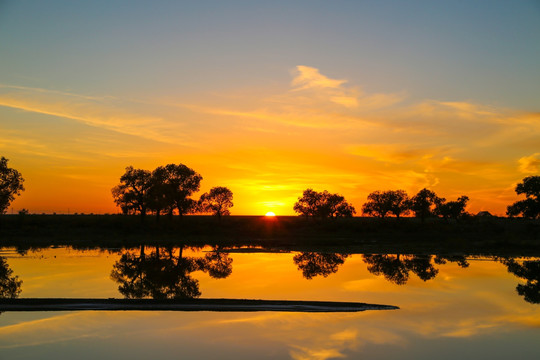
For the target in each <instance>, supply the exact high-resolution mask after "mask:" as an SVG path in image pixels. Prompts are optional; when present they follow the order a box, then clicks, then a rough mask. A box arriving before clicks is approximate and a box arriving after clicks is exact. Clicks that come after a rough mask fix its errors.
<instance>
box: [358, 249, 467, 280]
mask: <svg viewBox="0 0 540 360" xmlns="http://www.w3.org/2000/svg"><path fill="white" fill-rule="evenodd" d="M363 257H364V262H365V263H366V264H367V265H368V267H367V269H368V271H369V272H370V273H372V274H374V275H383V276H384V278H385V279H387V280H388V281H390V282H393V283H394V284H397V285H403V284H406V283H407V281H408V280H409V274H410V273H411V272H412V273H413V274H416V275H417V276H418V277H419V278H420V279H422V280H424V281H427V280H431V279H434V278H435V277H436V276H437V274H438V273H439V270H438V269H436V268H435V266H434V265H433V263H435V264H446V263H447V261H450V262H455V263H457V264H458V265H459V266H460V267H462V268H466V267H468V266H469V263H468V262H467V259H466V258H465V256H462V255H451V256H443V255H437V256H435V257H434V256H432V255H402V254H397V255H390V254H385V255H364V256H363ZM432 261H433V263H432Z"/></svg>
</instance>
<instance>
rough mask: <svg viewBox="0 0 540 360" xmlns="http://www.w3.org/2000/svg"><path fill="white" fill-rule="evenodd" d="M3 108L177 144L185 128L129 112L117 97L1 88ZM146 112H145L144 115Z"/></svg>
mask: <svg viewBox="0 0 540 360" xmlns="http://www.w3.org/2000/svg"><path fill="white" fill-rule="evenodd" d="M0 106H5V107H9V108H14V109H19V110H24V111H28V112H34V113H40V114H45V115H51V116H55V117H60V118H65V119H71V120H75V121H78V122H81V123H84V124H86V125H90V126H94V127H99V128H104V129H107V130H111V131H115V132H118V133H121V134H126V135H132V136H137V137H141V138H145V139H150V140H154V141H159V142H166V143H175V142H178V136H175V135H173V134H172V133H181V128H182V126H181V125H182V124H181V123H178V122H170V121H166V119H164V118H163V117H159V116H154V115H141V114H140V113H139V112H133V111H130V110H128V108H132V107H133V104H128V105H126V104H124V103H122V101H121V100H119V99H116V98H113V97H92V96H85V95H79V94H73V93H66V92H61V91H55V90H47V89H38V88H31V87H23V86H12V85H0ZM141 112H142V111H141Z"/></svg>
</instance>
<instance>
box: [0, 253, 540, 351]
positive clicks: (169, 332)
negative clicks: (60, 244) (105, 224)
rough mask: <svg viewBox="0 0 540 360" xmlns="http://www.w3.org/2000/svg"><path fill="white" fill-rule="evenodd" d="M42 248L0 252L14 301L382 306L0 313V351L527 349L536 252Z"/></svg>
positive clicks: (535, 331) (537, 321) (531, 340)
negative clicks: (14, 282)
mask: <svg viewBox="0 0 540 360" xmlns="http://www.w3.org/2000/svg"><path fill="white" fill-rule="evenodd" d="M211 250H213V249H211V248H204V249H186V248H184V249H182V250H180V249H178V248H174V249H166V248H160V249H158V251H156V248H152V247H145V248H144V249H143V252H141V249H140V248H136V249H129V250H114V249H113V250H87V251H79V250H73V249H69V248H55V249H52V248H48V249H39V250H35V251H28V252H27V253H24V254H20V253H17V252H16V251H15V250H14V249H4V250H3V251H2V252H1V254H0V256H2V257H3V259H4V260H5V263H6V264H7V266H8V267H9V269H11V270H12V275H11V276H12V277H14V276H17V277H18V279H20V280H22V285H21V286H20V294H19V297H81V298H83V297H94V298H109V297H111V298H123V297H175V296H180V297H193V296H195V297H197V296H200V297H203V298H240V299H243V298H247V299H276V300H328V301H354V302H367V303H375V304H389V305H396V306H399V307H400V310H392V311H366V312H361V313H322V314H309V313H281V312H261V313H240V312H231V313H216V312H200V313H189V312H107V311H89V312H53V313H50V312H32V313H30V312H20V313H16V312H5V313H3V314H1V315H0V352H1V353H2V358H4V356H5V358H9V359H17V358H21V359H22V358H43V359H48V358H50V359H52V358H57V357H58V354H62V355H65V356H72V357H77V358H81V359H95V358H96V357H101V358H107V359H108V358H118V357H122V358H128V357H129V358H133V359H143V358H148V357H152V358H163V359H177V358H187V359H189V358H221V359H238V358H262V359H275V358H280V359H332V358H351V359H353V358H354V359H356V358H370V359H371V358H398V357H399V358H404V359H427V358H434V357H436V358H438V359H451V358H452V359H453V358H456V357H461V358H473V357H477V358H488V357H489V358H492V359H506V358H508V357H510V356H515V355H516V354H519V355H520V357H521V358H523V359H537V358H540V346H538V339H539V338H540V337H539V336H540V306H539V305H538V297H535V296H537V295H538V278H539V276H538V272H535V271H534V270H535V269H537V264H538V262H539V259H494V258H470V257H446V258H443V257H436V256H414V255H397V254H383V255H361V254H353V255H347V254H319V253H236V252H230V253H224V252H219V253H216V252H212V251H211Z"/></svg>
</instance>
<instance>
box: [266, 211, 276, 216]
mask: <svg viewBox="0 0 540 360" xmlns="http://www.w3.org/2000/svg"><path fill="white" fill-rule="evenodd" d="M264 216H276V214H274V213H273V212H272V211H269V212H267V213H266V214H265V215H264Z"/></svg>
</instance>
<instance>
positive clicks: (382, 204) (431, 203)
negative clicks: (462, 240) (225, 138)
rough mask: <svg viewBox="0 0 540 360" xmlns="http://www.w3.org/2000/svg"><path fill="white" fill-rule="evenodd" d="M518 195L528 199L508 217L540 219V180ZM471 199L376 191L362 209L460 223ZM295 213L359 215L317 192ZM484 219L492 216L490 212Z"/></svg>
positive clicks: (522, 186) (528, 182) (525, 184)
mask: <svg viewBox="0 0 540 360" xmlns="http://www.w3.org/2000/svg"><path fill="white" fill-rule="evenodd" d="M516 193H517V194H518V195H521V194H523V195H525V196H526V198H525V200H520V201H517V202H515V203H514V204H512V205H510V206H508V207H507V211H506V214H507V215H508V216H510V217H514V216H520V215H521V216H523V217H525V218H528V219H538V218H540V176H529V177H526V178H525V179H523V181H522V182H521V183H519V184H518V185H517V186H516ZM468 201H469V197H468V196H465V195H463V196H460V197H458V198H457V199H456V200H454V201H446V199H445V198H443V197H439V196H437V194H435V193H434V192H433V191H431V190H428V189H426V188H424V189H422V190H420V191H419V192H418V193H417V194H416V195H414V196H412V197H409V195H408V194H407V192H406V191H405V190H389V191H375V192H372V193H371V194H369V195H368V197H367V202H365V203H364V205H362V214H364V215H367V216H375V217H380V218H384V217H387V216H391V215H393V216H395V217H397V218H399V217H400V216H403V215H409V214H413V215H414V216H415V217H417V218H420V219H421V220H422V222H424V221H425V219H426V218H428V217H434V216H435V217H442V218H444V219H449V218H453V219H458V218H462V217H465V216H470V214H468V213H467V212H466V211H465V208H466V206H467V202H468ZM294 211H295V212H297V213H298V214H300V215H303V216H306V217H320V218H327V217H351V216H353V215H354V214H356V209H355V208H354V206H352V205H351V204H349V203H348V202H347V201H346V200H345V198H344V197H343V196H341V195H339V194H331V193H329V192H328V191H326V190H325V191H323V192H317V191H314V190H313V189H307V190H305V191H304V193H303V195H302V197H300V198H298V201H297V202H296V204H294ZM483 213H484V215H487V216H490V214H489V213H488V212H483Z"/></svg>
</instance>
